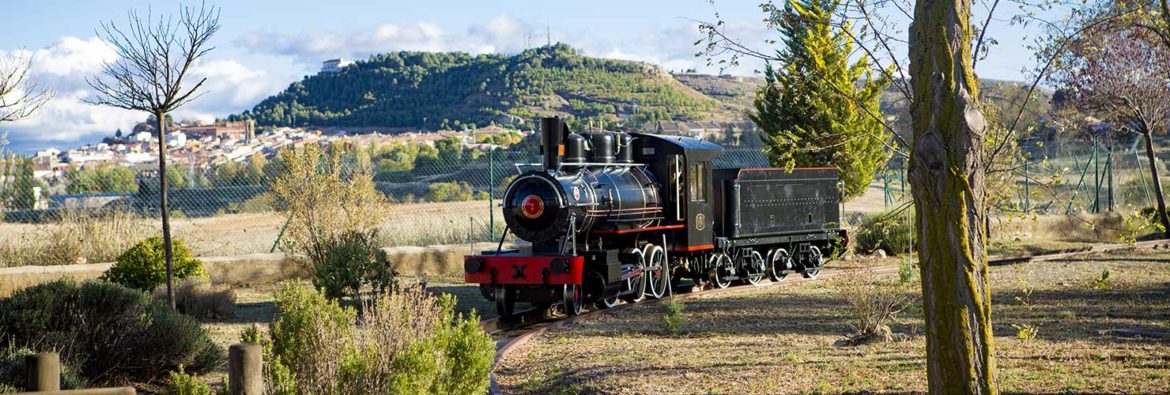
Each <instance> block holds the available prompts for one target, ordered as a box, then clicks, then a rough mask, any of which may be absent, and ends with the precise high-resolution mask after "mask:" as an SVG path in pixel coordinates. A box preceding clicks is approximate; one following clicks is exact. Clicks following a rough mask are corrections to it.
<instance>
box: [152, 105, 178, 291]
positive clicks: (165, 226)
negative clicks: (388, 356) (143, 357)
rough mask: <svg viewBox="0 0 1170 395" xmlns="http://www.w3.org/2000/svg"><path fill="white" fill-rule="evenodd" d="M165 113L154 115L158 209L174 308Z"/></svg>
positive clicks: (173, 272)
mask: <svg viewBox="0 0 1170 395" xmlns="http://www.w3.org/2000/svg"><path fill="white" fill-rule="evenodd" d="M166 116H167V113H165V112H156V113H154V122H155V127H157V128H158V129H156V130H158V208H159V212H160V213H161V214H162V231H163V251H164V257H165V259H166V264H167V305H169V306H171V308H172V309H174V308H175V267H174V263H173V262H172V250H171V205H170V202H169V201H167V121H166Z"/></svg>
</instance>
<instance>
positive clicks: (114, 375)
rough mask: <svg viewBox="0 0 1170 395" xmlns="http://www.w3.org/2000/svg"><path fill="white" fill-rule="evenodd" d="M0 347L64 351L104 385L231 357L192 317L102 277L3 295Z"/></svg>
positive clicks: (197, 369)
mask: <svg viewBox="0 0 1170 395" xmlns="http://www.w3.org/2000/svg"><path fill="white" fill-rule="evenodd" d="M0 344H12V345H13V346H15V347H27V348H33V349H36V350H43V351H49V350H53V351H56V352H57V353H58V354H60V356H61V360H62V363H63V364H65V365H67V366H71V367H75V368H76V371H77V373H78V375H79V376H81V377H84V378H85V380H87V381H90V382H93V383H97V384H106V383H123V382H126V381H132V382H139V383H149V382H153V381H155V380H158V379H161V378H163V377H165V375H166V373H167V372H170V371H172V370H176V369H178V367H179V365H183V366H185V367H186V368H187V369H189V370H190V371H191V372H194V373H204V372H208V371H210V370H212V369H215V368H216V367H217V366H219V365H220V364H221V363H222V362H223V350H222V349H220V348H219V347H218V346H216V345H215V343H214V342H212V341H211V339H210V338H209V337H208V336H207V332H206V331H204V330H203V328H201V327H200V326H199V323H197V322H195V321H194V320H193V319H191V318H190V317H187V316H185V315H182V314H179V313H178V312H176V311H174V310H171V309H170V308H168V307H166V306H164V305H161V304H158V303H156V302H153V301H151V299H150V298H149V297H148V296H147V295H146V294H144V293H142V292H139V291H136V290H133V289H129V288H126V287H123V286H121V285H118V284H113V283H107V282H96V281H91V282H86V283H82V284H80V285H78V284H77V283H74V282H71V281H65V280H59V281H54V282H50V283H45V284H40V285H36V286H33V287H29V288H25V289H23V290H20V291H17V292H16V293H15V294H13V295H12V297H10V298H7V299H3V300H0Z"/></svg>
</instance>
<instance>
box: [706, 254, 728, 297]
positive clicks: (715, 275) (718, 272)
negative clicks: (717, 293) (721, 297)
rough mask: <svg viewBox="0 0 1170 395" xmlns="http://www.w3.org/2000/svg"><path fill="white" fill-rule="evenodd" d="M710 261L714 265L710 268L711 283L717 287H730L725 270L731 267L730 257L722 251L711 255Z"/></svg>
mask: <svg viewBox="0 0 1170 395" xmlns="http://www.w3.org/2000/svg"><path fill="white" fill-rule="evenodd" d="M710 262H711V264H712V266H714V267H715V268H714V269H712V270H711V274H710V278H711V283H712V284H715V287H716V288H719V289H723V288H727V287H730V286H731V280H730V279H728V278H727V271H728V270H730V268H731V258H730V257H728V256H727V255H724V254H723V253H717V254H715V255H711V259H710Z"/></svg>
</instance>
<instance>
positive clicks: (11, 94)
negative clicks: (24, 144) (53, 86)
mask: <svg viewBox="0 0 1170 395" xmlns="http://www.w3.org/2000/svg"><path fill="white" fill-rule="evenodd" d="M32 62H33V58H32V56H28V57H24V56H15V57H6V58H2V59H0V124H3V123H8V122H13V121H18V120H21V119H24V118H26V117H28V116H29V115H32V113H33V112H35V111H36V110H38V109H40V108H41V106H43V105H45V103H47V102H48V101H49V99H52V98H53V91H51V90H48V89H44V88H41V87H39V86H37V84H36V83H34V82H32V81H29V73H30V72H31V70H32Z"/></svg>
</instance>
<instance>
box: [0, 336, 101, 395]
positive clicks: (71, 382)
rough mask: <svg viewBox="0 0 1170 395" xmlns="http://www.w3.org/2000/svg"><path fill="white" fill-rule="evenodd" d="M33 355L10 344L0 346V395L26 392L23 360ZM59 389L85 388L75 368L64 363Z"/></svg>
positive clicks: (31, 351) (22, 348)
mask: <svg viewBox="0 0 1170 395" xmlns="http://www.w3.org/2000/svg"><path fill="white" fill-rule="evenodd" d="M34 354H36V352H35V351H33V350H32V349H30V348H27V347H16V345H15V344H13V343H12V342H9V343H8V345H6V346H0V394H7V393H12V392H23V391H25V390H27V388H25V387H24V386H25V384H26V382H27V381H26V378H25V372H26V371H25V358H26V357H28V356H30V355H34ZM61 388H62V389H67V390H68V389H77V388H85V380H84V379H82V378H81V377H79V376H78V375H77V368H76V367H74V366H73V365H70V364H67V363H65V361H62V364H61Z"/></svg>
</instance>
